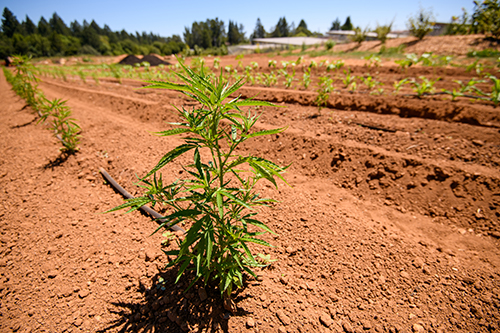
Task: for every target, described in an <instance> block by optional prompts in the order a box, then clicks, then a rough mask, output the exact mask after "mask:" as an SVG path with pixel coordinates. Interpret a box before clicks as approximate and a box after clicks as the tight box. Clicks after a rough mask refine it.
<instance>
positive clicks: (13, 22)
mask: <svg viewBox="0 0 500 333" xmlns="http://www.w3.org/2000/svg"><path fill="white" fill-rule="evenodd" d="M2 31H3V33H4V34H5V35H6V36H7V37H9V38H12V36H14V34H15V33H16V32H20V31H21V24H20V23H19V21H18V20H17V18H16V17H15V16H14V13H12V12H11V11H10V10H9V9H8V8H7V7H5V8H4V9H3V15H2Z"/></svg>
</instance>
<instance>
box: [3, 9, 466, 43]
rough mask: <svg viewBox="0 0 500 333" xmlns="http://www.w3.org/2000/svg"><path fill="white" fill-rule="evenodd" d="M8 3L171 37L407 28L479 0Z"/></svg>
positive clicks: (37, 13) (20, 15)
mask: <svg viewBox="0 0 500 333" xmlns="http://www.w3.org/2000/svg"><path fill="white" fill-rule="evenodd" d="M4 7H7V8H9V9H10V10H11V11H12V12H13V13H14V15H16V17H17V19H18V20H19V21H23V20H24V18H25V16H26V15H28V16H29V17H30V18H31V20H32V21H33V22H35V24H37V23H38V20H39V19H40V17H41V16H44V17H45V19H47V20H48V19H49V18H50V17H51V16H52V14H53V13H54V12H57V14H58V15H59V16H60V17H61V18H62V19H63V20H64V22H65V23H66V24H67V25H68V26H69V23H70V22H71V21H74V20H77V21H78V22H80V23H82V21H83V20H84V19H86V20H87V21H88V22H90V21H92V20H95V21H96V22H97V23H98V24H99V25H100V26H101V27H102V26H103V25H104V24H107V25H109V26H110V28H111V29H112V30H122V29H125V30H126V31H128V32H129V33H133V32H135V31H139V32H142V31H146V32H153V33H155V34H159V35H161V36H164V37H167V36H171V35H172V34H178V35H181V37H182V33H183V31H184V27H185V26H189V27H190V26H191V24H192V23H193V21H204V20H206V19H207V18H216V17H218V18H219V19H221V20H223V21H224V23H225V24H226V26H227V23H228V21H229V20H232V21H236V22H238V23H241V24H243V25H244V27H245V31H246V36H247V37H248V36H249V35H250V34H251V33H252V31H253V29H254V27H255V23H256V21H257V18H260V19H261V22H262V24H263V25H264V27H265V29H266V31H270V30H271V29H272V28H273V27H274V26H275V25H276V23H277V22H278V19H279V18H280V17H282V16H285V17H286V19H287V22H288V23H291V22H292V21H293V22H295V24H296V25H298V23H299V22H300V20H301V19H304V20H305V21H306V23H307V25H308V28H309V30H311V31H319V32H322V33H324V32H325V31H327V30H329V28H330V26H331V23H332V22H333V21H334V20H335V18H337V17H338V18H339V19H340V21H341V23H342V24H343V23H344V21H345V19H346V17H347V16H348V15H349V16H351V22H352V23H353V24H354V25H355V26H361V27H362V28H365V27H367V26H369V27H371V28H375V26H376V25H377V22H378V23H379V24H387V23H390V22H391V21H394V25H393V30H403V29H406V26H405V24H406V21H407V20H408V17H410V16H411V15H413V14H415V13H417V12H418V10H419V8H420V7H422V8H425V9H432V11H433V13H434V15H435V17H436V20H437V21H438V22H449V21H450V19H451V16H453V15H456V16H459V15H461V13H462V10H461V8H462V7H464V8H465V9H466V10H467V11H468V12H469V14H470V13H472V11H473V8H474V4H473V1H472V0H467V1H465V0H434V1H432V0H420V1H408V0H399V1H398V0H353V1H349V0H347V1H346V0H330V1H326V0H309V1H295V0H289V1H282V0H267V1H264V0H250V1H249V0H247V1H241V2H238V1H226V0H220V1H216V0H213V1H200V0H191V1H170V0H163V1H156V0H151V1H129V0H122V1H114V0H113V1H105V0H101V1H97V0H86V1H68V0H64V1H62V0H45V1H40V0H31V1H28V0H25V1H23V0H0V8H1V10H2V11H3V8H4Z"/></svg>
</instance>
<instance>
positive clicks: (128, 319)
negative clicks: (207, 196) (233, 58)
mask: <svg viewBox="0 0 500 333" xmlns="http://www.w3.org/2000/svg"><path fill="white" fill-rule="evenodd" d="M45 81H46V82H44V83H42V84H41V88H42V90H43V91H44V92H45V93H46V95H47V96H48V97H50V98H55V97H58V98H64V99H69V102H68V104H69V105H70V106H71V107H72V109H73V112H74V116H75V118H77V119H78V120H79V124H80V125H81V127H82V129H83V132H82V144H81V151H80V152H79V153H78V154H76V155H74V156H69V158H67V159H65V160H58V158H59V157H60V155H59V154H58V150H57V149H58V143H57V141H56V140H55V139H54V138H52V137H51V136H50V133H49V132H48V131H46V130H43V129H42V127H41V126H39V125H35V123H34V122H33V120H34V119H35V116H34V115H33V114H32V113H30V112H31V111H30V109H29V108H23V106H24V103H23V102H22V101H20V100H19V99H18V98H17V97H16V96H15V95H14V94H13V92H12V91H11V90H10V88H9V87H8V85H7V83H6V82H5V79H4V78H3V76H2V77H1V79H0V100H2V104H1V105H0V135H1V140H0V156H1V158H0V184H1V186H0V188H1V190H0V200H1V202H2V205H3V207H2V210H1V212H0V221H1V223H0V228H1V229H0V230H1V236H0V237H1V238H0V242H1V243H0V244H1V254H2V255H1V259H0V260H1V261H0V267H1V268H2V269H1V280H0V297H1V307H0V309H1V310H0V315H1V317H0V318H1V320H0V331H2V332H3V331H5V332H9V331H11V330H15V331H20V332H32V331H39V332H42V331H47V332H63V331H68V332H79V331H88V332H95V331H98V330H106V331H119V330H120V329H122V330H123V331H134V332H135V331H139V332H141V331H144V332H153V331H155V332H177V331H178V332H181V331H183V330H184V331H187V330H192V331H194V332H197V331H203V330H204V329H207V330H208V329H210V330H211V329H214V331H217V330H223V331H229V332H240V331H245V332H246V331H253V332H257V331H258V332H272V331H279V332H287V331H288V332H312V331H318V332H322V331H325V332H329V331H333V332H337V331H342V330H344V331H346V332H361V331H366V332H372V331H373V332H411V331H415V332H425V331H429V332H448V331H456V332H488V331H495V330H498V329H499V326H498V323H499V322H500V316H499V308H500V298H499V294H500V284H499V277H500V275H499V273H500V271H499V268H500V266H499V265H500V251H499V245H500V244H499V241H498V240H497V239H496V238H494V237H491V235H492V236H500V234H499V233H498V232H500V227H499V225H498V222H499V211H498V205H499V203H500V202H499V197H498V195H499V194H500V185H499V184H500V183H499V179H498V174H499V173H498V168H499V164H500V155H499V154H498V151H499V149H498V147H497V146H498V145H499V142H500V139H499V137H500V134H499V132H498V129H497V128H494V127H478V126H474V125H469V124H463V123H449V122H443V121H438V120H430V119H423V118H408V119H406V118H401V117H399V116H397V115H382V114H375V113H367V112H361V111H358V110H352V111H339V110H335V111H334V110H323V111H322V113H321V115H320V116H319V117H311V115H315V114H317V109H316V108H313V107H310V106H301V105H298V104H285V103H283V105H284V106H285V107H284V108H282V109H264V110H263V115H262V117H261V120H260V123H259V125H258V126H259V127H262V128H268V127H269V128H270V127H273V126H280V125H284V124H289V125H290V129H289V130H288V131H287V132H286V133H284V134H283V135H280V136H274V137H273V138H271V139H269V140H268V139H267V138H266V139H265V140H262V141H257V142H256V143H255V144H253V145H249V146H246V147H244V151H246V152H249V153H253V154H257V155H261V154H262V155H265V156H266V157H268V158H270V159H271V160H275V161H278V162H282V163H290V162H293V165H292V167H291V168H290V171H289V172H288V173H287V174H286V178H287V179H288V180H289V182H290V184H291V185H292V186H293V187H292V188H290V187H287V186H286V185H284V184H281V185H280V189H279V191H276V190H274V189H273V188H272V187H270V186H268V185H265V184H262V186H261V191H262V192H263V194H264V195H267V196H271V197H274V198H276V199H278V200H280V201H281V203H279V204H277V205H276V206H273V207H269V208H267V209H264V210H263V211H262V214H263V216H264V220H265V221H267V223H268V225H269V226H270V227H271V228H272V229H273V230H275V231H277V233H278V234H279V236H276V237H271V236H269V237H268V240H269V241H270V242H271V243H272V244H274V245H276V248H272V249H264V251H265V252H266V253H269V254H271V257H273V258H276V259H278V261H277V262H275V263H273V264H272V265H271V266H270V267H269V268H268V269H265V270H264V271H262V272H261V275H260V278H259V279H258V280H259V281H248V286H247V288H246V289H245V290H243V291H242V292H240V293H239V294H238V295H237V297H236V300H237V305H238V309H239V311H238V312H237V313H236V314H234V315H229V314H228V313H225V312H224V310H223V308H222V306H221V302H220V300H219V297H218V292H217V290H214V289H213V288H212V287H210V286H209V287H207V289H206V293H207V298H206V299H205V297H204V294H203V291H202V288H201V286H196V288H195V289H194V290H193V291H191V292H189V293H187V294H182V290H183V289H182V287H185V286H186V284H182V285H180V286H179V285H178V286H172V285H171V282H172V280H173V278H174V276H175V271H173V270H167V271H163V270H162V268H163V265H164V264H165V263H166V262H167V260H166V257H165V256H163V255H162V254H161V251H160V246H159V244H160V242H161V240H162V237H161V234H155V235H153V236H149V235H150V234H151V232H153V231H154V229H155V227H156V224H155V222H153V221H152V220H151V219H150V218H148V217H146V216H142V215H141V214H139V213H137V212H136V213H132V214H128V215H123V214H120V213H112V214H100V213H101V212H103V211H105V210H107V209H110V208H112V207H114V206H116V205H118V204H120V203H121V202H122V199H121V198H120V196H119V195H118V194H116V193H115V192H114V191H113V190H112V189H111V188H110V187H109V186H108V185H106V184H104V183H103V181H102V178H101V176H100V175H99V174H98V173H97V170H98V168H99V167H101V166H104V167H105V168H106V169H108V171H109V172H110V173H111V174H112V175H113V176H115V177H116V178H117V179H118V180H119V181H120V183H122V184H123V185H124V186H125V187H126V188H127V189H129V190H130V191H131V192H134V189H135V187H134V186H133V182H134V181H135V176H134V174H135V173H137V174H138V175H142V174H144V172H145V171H146V170H149V168H151V167H152V166H153V165H154V164H155V163H156V161H157V160H158V159H159V158H160V157H161V156H162V153H165V152H166V151H168V150H169V149H170V148H172V147H174V146H176V145H177V144H178V142H179V141H178V140H177V139H169V140H166V139H162V138H158V137H155V136H152V135H150V134H149V133H148V132H154V131H159V130H161V129H164V128H165V127H164V125H163V124H162V121H164V120H170V119H174V118H173V116H172V114H171V113H169V112H167V111H169V110H172V109H173V107H172V106H170V105H169V104H170V103H172V104H174V105H185V104H186V102H185V101H184V99H183V98H181V97H180V96H176V95H173V94H171V93H163V92H160V93H158V92H156V91H153V92H146V91H140V92H137V91H135V90H134V89H133V87H129V86H126V85H125V86H120V85H117V84H112V83H102V85H101V86H100V87H97V86H93V85H90V84H89V85H82V84H80V83H79V82H71V81H70V82H68V83H62V82H60V81H52V80H45ZM268 93H269V94H272V92H268ZM359 124H362V126H360V125H359ZM367 125H369V126H372V127H378V128H383V129H394V130H396V131H395V132H392V131H386V130H383V129H382V130H374V129H370V128H369V127H367ZM447 148H449V149H447ZM185 161H187V160H180V161H178V162H176V163H175V164H173V165H172V167H171V168H169V169H168V170H165V173H164V177H165V178H167V179H168V180H173V179H175V178H176V177H178V176H179V173H180V172H182V169H181V168H180V165H181V163H183V162H185ZM171 246H173V245H171ZM160 277H161V278H162V279H163V280H160Z"/></svg>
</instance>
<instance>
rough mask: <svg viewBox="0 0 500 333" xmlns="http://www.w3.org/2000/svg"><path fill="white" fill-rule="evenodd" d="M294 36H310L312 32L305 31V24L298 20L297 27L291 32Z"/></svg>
mask: <svg viewBox="0 0 500 333" xmlns="http://www.w3.org/2000/svg"><path fill="white" fill-rule="evenodd" d="M293 34H294V36H311V35H312V32H311V31H310V30H309V29H307V24H306V22H305V21H304V20H300V23H299V26H298V27H297V29H295V31H294V32H293Z"/></svg>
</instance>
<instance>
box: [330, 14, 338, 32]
mask: <svg viewBox="0 0 500 333" xmlns="http://www.w3.org/2000/svg"><path fill="white" fill-rule="evenodd" d="M330 30H340V20H339V18H338V17H337V18H336V19H335V21H333V22H332V27H331V28H330Z"/></svg>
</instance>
